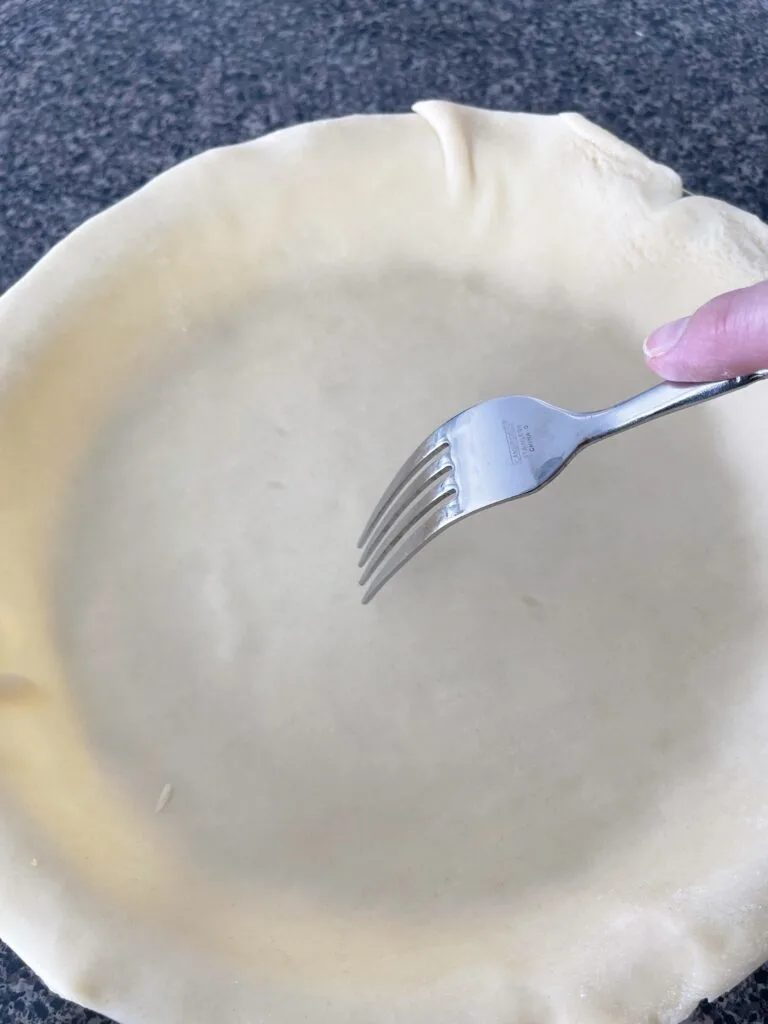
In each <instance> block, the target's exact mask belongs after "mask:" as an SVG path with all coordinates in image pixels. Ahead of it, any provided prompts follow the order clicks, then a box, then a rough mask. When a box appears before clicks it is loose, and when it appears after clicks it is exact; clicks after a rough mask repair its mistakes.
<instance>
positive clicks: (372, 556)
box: [360, 478, 456, 584]
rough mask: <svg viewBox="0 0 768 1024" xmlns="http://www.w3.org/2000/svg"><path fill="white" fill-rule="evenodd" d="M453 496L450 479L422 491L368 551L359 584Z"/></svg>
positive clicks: (452, 484)
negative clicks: (429, 515)
mask: <svg viewBox="0 0 768 1024" xmlns="http://www.w3.org/2000/svg"><path fill="white" fill-rule="evenodd" d="M454 494H456V484H455V483H454V482H453V480H451V479H450V478H447V479H446V478H443V479H440V480H438V481H437V482H436V483H435V484H434V486H432V487H429V488H427V490H425V491H422V492H421V494H420V495H419V496H418V497H417V498H416V500H415V501H413V502H411V504H410V505H409V506H408V508H407V510H406V512H405V514H404V515H402V516H400V517H399V518H398V519H395V520H394V521H393V522H392V523H391V525H390V526H389V528H388V530H387V531H386V532H385V533H384V534H383V535H382V537H381V538H380V539H379V543H378V544H377V545H376V547H375V548H373V549H372V550H371V551H370V553H369V558H368V561H367V563H366V565H365V568H364V569H363V573H362V575H361V577H360V583H361V584H364V583H366V582H367V581H368V580H369V579H370V578H371V576H373V574H374V573H375V572H376V570H377V569H378V567H379V566H380V565H381V563H382V562H383V561H384V559H385V558H386V557H387V555H388V554H389V553H390V551H392V549H393V548H394V547H395V546H396V545H397V544H398V543H399V542H400V541H401V540H402V539H403V537H404V536H405V535H406V534H407V533H408V531H409V530H411V528H412V527H414V526H416V524H417V523H418V522H419V520H420V519H422V518H423V517H424V516H425V515H427V514H428V513H429V512H431V511H432V510H433V509H434V508H435V507H436V506H439V505H441V504H442V503H443V502H444V501H445V500H446V499H447V498H450V497H451V496H452V495H454Z"/></svg>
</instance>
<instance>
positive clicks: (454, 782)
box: [0, 101, 768, 1024]
mask: <svg viewBox="0 0 768 1024" xmlns="http://www.w3.org/2000/svg"><path fill="white" fill-rule="evenodd" d="M765 276H768V227H766V225H764V224H762V223H761V222H760V221H758V220H757V219H756V218H754V217H752V216H750V215H748V214H746V213H744V212H742V211H739V210H737V209H734V208H732V207H730V206H728V205H726V204H724V203H722V202H718V201H716V200H712V199H705V198H700V197H693V196H685V197H684V196H683V192H682V186H681V182H680V179H679V177H678V176H677V174H675V173H674V172H673V171H672V170H670V169H669V168H666V167H663V166H660V165H658V164H656V163H654V162H652V161H651V160H649V159H648V158H646V157H645V156H643V155H642V154H641V153H639V152H638V151H636V150H634V149H633V148H631V147H629V146H627V145H625V144H624V143H622V142H620V141H619V140H617V139H616V138H614V137H613V136H611V135H609V134H608V133H607V132H605V131H603V130H602V129H600V128H599V127H597V126H596V125H593V124H591V123H589V122H588V121H586V120H585V119H584V118H582V117H580V116H579V115H577V114H563V115H559V116H535V115H527V114H516V113H498V112H495V113H492V112H487V111H479V110H474V109H469V108H465V107H460V106H456V105H453V104H450V103H444V102H436V101H435V102H427V103H421V104H418V105H417V106H416V107H415V112H414V113H411V114H404V115H390V116H366V117H352V118H344V119H340V120H335V121H328V122H323V123H316V124H310V125H303V126H299V127H295V128H291V129H288V130H285V131H282V132H277V133H275V134H273V135H270V136H268V137H265V138H262V139H259V140H258V141H256V142H252V143H248V144H245V145H241V146H235V147H232V148H227V149H223V150H218V151H214V152H210V153H206V154H203V155H202V156H199V157H197V158H195V159H193V160H191V161H189V162H187V163H185V164H183V165H181V166H180V167H177V168H175V169H173V170H171V171H169V172H167V173H166V174H164V175H162V176H160V177H159V178H158V179H156V180H155V181H153V182H151V183H150V184H149V185H147V186H146V187H145V188H144V189H142V190H141V191H140V192H138V193H137V194H136V195H134V196H131V197H130V198H128V199H126V200H124V201H123V202H121V203H119V204H118V205H117V206H115V207H114V208H112V209H110V210H108V211H106V212H105V213H103V214H101V215H100V216H98V217H96V218H94V219H93V220H91V221H89V222H88V223H87V224H85V225H84V226H82V227H81V228H79V229H78V230H77V231H75V232H74V233H73V234H72V235H71V236H70V237H69V238H67V239H66V240H65V241H64V242H62V243H61V244H60V245H58V246H57V247H56V248H55V249H54V250H52V252H51V253H50V254H49V255H47V256H46V257H45V258H44V259H43V260H42V261H41V263H40V264H39V265H38V266H37V267H35V268H34V269H33V270H32V271H31V272H30V273H29V274H28V275H27V276H26V277H25V278H24V279H23V280H22V281H21V282H20V283H19V284H17V285H16V286H15V287H14V288H12V289H11V291H10V292H9V293H7V294H6V295H5V296H4V297H3V298H2V300H0V339H2V341H1V342H0V496H1V497H0V566H2V572H1V574H0V930H1V933H2V937H3V938H4V939H5V940H6V941H7V942H9V943H10V944H11V945H12V946H13V947H14V948H15V949H16V950H17V952H18V953H19V954H20V955H21V956H22V957H23V958H24V959H25V960H27V961H28V962H29V963H30V965H31V966H32V967H33V968H34V969H35V970H37V971H38V972H39V973H40V974H41V976H42V977H43V979H44V980H45V981H46V982H47V983H48V984H49V985H51V986H52V987H53V988H54V989H55V990H57V991H58V992H60V993H61V994H63V995H64V996H66V997H67V998H69V999H72V1000H75V1001H78V1002H81V1003H83V1004H85V1005H87V1006H89V1007H92V1008H94V1009H97V1010H99V1011H101V1012H103V1013H106V1014H108V1015H110V1016H112V1017H114V1018H115V1019H116V1020H118V1021H120V1022H121V1024H158V1022H163V1024H218V1022H220V1021H222V1020H226V1021H227V1022H228V1024H246V1022H250V1021H254V1020H267V1019H269V1020H272V1021H275V1022H276V1024H293V1022H299V1021H304V1020H312V1021H313V1022H315V1024H322V1022H328V1024H341V1022H350V1024H351V1022H353V1021H354V1022H355V1024H361V1022H366V1024H384V1022H391V1021H398V1022H403V1024H411V1022H413V1024H438V1022H440V1024H443V1022H445V1021H446V1020H450V1021H451V1022H454V1024H461V1022H467V1024H468V1022H470V1021H473V1022H474V1021H483V1022H484V1024H508V1022H509V1021H510V1020H514V1021H515V1022H516V1024H549V1022H555V1021H557V1022H566V1021H567V1022H569V1024H587V1022H588V1024H600V1022H609V1021H610V1022H614V1024H616V1022H619V1024H621V1022H627V1024H629V1022H632V1024H642V1022H651V1021H654V1022H656V1021H664V1022H669V1024H675V1022H676V1021H679V1020H681V1019H682V1018H683V1017H684V1016H685V1015H686V1014H687V1013H688V1012H689V1011H690V1010H691V1009H692V1008H693V1006H694V1005H695V1004H696V1002H697V1001H698V1000H699V999H701V998H703V997H705V996H707V997H713V996H715V995H717V994H719V993H720V992H722V991H723V990H725V989H726V988H727V987H729V986H730V985H731V984H733V983H735V982H736V981H738V980H739V979H740V978H741V977H743V976H745V975H746V974H747V973H748V972H749V971H750V970H751V969H752V968H754V967H755V966H757V965H758V964H759V963H760V962H761V961H762V960H763V959H764V958H765V956H766V955H768V877H767V876H766V864H768V814H767V813H766V810H765V799H764V780H765V776H766V772H768V641H766V639H765V622H766V620H767V619H768V474H766V473H763V472H761V471H760V459H761V445H762V439H763V438H764V437H765V436H766V433H768V400H767V395H766V393H765V392H764V391H763V390H762V389H761V388H760V387H755V388H752V389H749V390H748V391H746V392H744V393H742V394H739V395H737V396H734V397H732V398H728V399H724V400H722V401H719V402H715V403H713V404H711V405H709V406H706V407H703V408H701V409H697V410H692V411H690V412H687V413H686V414H685V415H681V416H677V417H673V418H672V419H670V420H665V421H661V422H659V423H656V424H653V425H650V426H648V427H645V428H644V429H643V430H641V431H636V432H633V433H632V434H631V435H628V436H626V437H625V438H622V439H621V440H617V441H614V442H607V443H606V444H604V445H600V446H597V447H596V448H594V449H591V450H589V451H587V452H585V453H584V454H583V455H582V456H581V457H580V460H579V465H578V466H577V467H574V469H573V470H572V471H571V472H569V473H568V474H566V475H565V476H564V477H563V478H562V479H561V480H559V481H557V482H556V483H554V484H553V485H552V486H551V487H549V488H546V489H545V490H544V491H543V492H542V493H541V494H540V495H537V496H536V497H533V498H530V499H526V500H525V501H522V502H517V503H512V504H509V505H506V506H501V507H499V508H496V509H494V510H492V511H489V512H487V513H484V514H483V516H480V517H476V518H475V519H472V520H469V521H467V522H465V523H462V524H460V525H458V526H456V527H455V528H454V529H453V530H451V531H449V532H448V534H446V535H445V536H444V537H443V538H441V539H440V540H439V541H436V542H435V543H434V544H431V545H429V547H428V549H426V550H425V551H424V552H423V553H422V554H421V555H420V557H419V559H418V562H414V563H413V565H412V566H409V567H407V568H406V569H405V570H403V572H402V573H400V574H399V575H398V578H397V579H396V580H395V581H393V582H392V583H391V584H390V585H389V586H388V587H387V588H386V589H385V590H384V591H383V592H382V593H381V594H380V595H379V597H377V599H376V600H375V601H374V602H373V603H372V604H371V605H369V606H365V607H364V606H362V605H361V603H360V591H359V588H358V587H357V583H356V579H357V573H356V566H355V562H356V558H355V540H356V536H357V533H358V532H359V529H360V527H361V526H362V524H363V523H364V522H365V519H366V517H367V514H368V512H369V511H370V508H371V507H372V505H373V502H374V501H375V499H376V498H377V497H378V495H379V493H380V492H381V489H382V487H383V485H384V484H385V483H386V482H387V480H388V479H389V478H390V477H391V475H392V472H393V471H394V469H395V468H396V467H397V464H398V463H399V462H400V461H401V459H402V457H403V455H404V454H405V453H407V452H408V451H410V450H411V449H412V448H413V446H414V444H415V443H416V442H417V441H418V440H419V439H420V438H421V437H423V436H425V435H426V434H427V433H428V432H429V430H430V429H432V427H434V425H436V424H437V423H440V422H442V421H443V420H445V419H446V418H447V417H448V416H450V415H452V414H453V413H455V412H456V411H457V410H459V409H460V408H463V407H466V406H468V405H470V404H472V403H474V402H477V401H481V400H483V399H484V398H490V397H492V396H494V395H498V394H504V393H515V392H519V393H528V394H534V395H536V396H538V397H541V398H544V399H546V400H549V401H552V402H554V403H557V404H559V405H563V406H565V407H570V408H577V409H581V408H584V409H586V408H595V407H599V406H604V405H607V404H610V403H611V402H614V401H618V400H620V399H622V398H624V397H626V396H627V395H629V394H632V393H634V392H636V391H638V390H640V389H641V388H642V387H643V386H644V384H645V383H646V382H647V383H650V378H649V376H648V373H647V371H646V370H645V369H644V367H643V365H642V359H641V357H640V343H641V341H642V338H643V337H644V335H645V334H647V333H648V332H649V331H650V330H651V329H652V328H653V327H654V326H656V325H657V324H659V323H661V322H663V321H665V320H669V319H672V318H674V317H677V316H681V315H684V314H686V313H688V312H690V311H691V310H692V309H693V308H694V307H696V306H697V305H699V304H700V303H702V302H703V301H705V300H707V299H708V298H710V297H712V296H713V295H715V294H718V293H720V292H722V291H725V290H728V289H730V288H735V287H739V286H742V285H746V284H749V283H752V282H754V281H757V280H759V279H761V278H762V277H765Z"/></svg>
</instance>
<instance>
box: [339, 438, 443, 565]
mask: <svg viewBox="0 0 768 1024" xmlns="http://www.w3.org/2000/svg"><path fill="white" fill-rule="evenodd" d="M446 448H448V441H447V439H446V438H445V437H444V436H443V435H441V434H440V433H439V432H436V433H434V434H430V436H429V437H428V438H427V439H426V441H423V442H422V443H421V444H420V445H419V447H418V448H417V449H416V450H415V451H414V452H413V454H412V455H411V456H410V458H409V459H408V460H407V461H406V462H405V463H404V464H403V465H402V466H401V467H400V469H399V470H398V471H397V473H396V474H395V476H394V478H393V479H392V482H391V483H390V485H389V487H387V489H386V491H385V492H384V494H383V495H382V496H381V498H380V499H379V502H378V504H377V505H376V508H375V509H374V510H373V512H372V513H371V517H370V519H369V520H368V522H367V523H366V524H365V528H364V529H363V532H362V533H361V534H360V540H359V541H358V542H357V546H358V547H359V548H362V547H364V546H365V545H366V544H367V543H368V538H369V537H370V535H371V533H372V532H373V530H374V529H375V527H376V525H377V523H378V522H379V519H381V517H382V515H383V514H384V511H385V510H386V508H387V506H388V505H389V503H390V502H391V501H392V499H393V498H395V497H396V496H397V494H398V493H399V491H400V490H402V488H403V487H404V486H405V485H406V484H407V483H408V481H409V480H410V478H411V476H413V474H414V473H416V472H418V470H420V469H421V468H422V466H423V465H424V464H425V463H427V462H429V461H431V460H432V459H434V458H435V457H436V456H437V455H439V454H441V453H442V452H443V451H445V449H446Z"/></svg>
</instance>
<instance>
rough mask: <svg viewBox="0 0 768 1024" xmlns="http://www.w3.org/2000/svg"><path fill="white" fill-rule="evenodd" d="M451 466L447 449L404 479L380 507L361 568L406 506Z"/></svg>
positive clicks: (362, 555) (366, 544)
mask: <svg viewBox="0 0 768 1024" xmlns="http://www.w3.org/2000/svg"><path fill="white" fill-rule="evenodd" d="M451 468H452V466H451V460H450V457H449V455H448V453H447V451H445V450H442V454H440V455H438V457H437V458H436V459H432V460H430V461H427V462H422V465H421V468H419V469H417V470H416V471H415V472H414V473H412V474H411V476H410V477H409V478H408V479H407V480H406V481H405V483H404V484H403V485H402V487H401V488H400V490H399V491H398V492H397V493H396V494H395V495H394V497H393V498H392V500H391V501H390V502H389V504H388V505H387V507H386V508H385V509H382V511H381V515H380V516H379V518H378V522H377V523H376V525H375V526H374V528H373V530H372V531H370V532H369V535H368V540H367V541H366V543H365V547H364V548H363V552H362V554H361V555H360V561H359V562H358V563H357V564H358V565H359V566H360V567H361V568H362V566H364V565H365V563H366V562H367V561H368V559H369V558H370V557H371V553H372V552H373V551H374V550H375V549H376V548H377V547H378V545H379V541H381V539H382V537H384V535H385V534H386V533H388V532H389V530H390V528H391V527H392V525H393V524H394V523H395V522H396V521H397V520H398V519H399V518H400V516H401V515H402V514H403V512H405V510H406V509H407V508H408V506H409V505H410V504H411V502H412V501H414V500H415V499H416V498H418V496H419V495H420V494H421V492H422V491H424V490H426V488H427V487H428V486H429V485H430V484H431V483H432V482H433V481H434V480H437V479H439V478H440V477H442V476H445V474H446V473H448V472H449V470H450V469H451Z"/></svg>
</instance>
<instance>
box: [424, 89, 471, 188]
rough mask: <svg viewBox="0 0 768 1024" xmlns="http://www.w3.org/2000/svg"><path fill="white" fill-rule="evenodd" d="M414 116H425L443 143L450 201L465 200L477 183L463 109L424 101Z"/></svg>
mask: <svg viewBox="0 0 768 1024" xmlns="http://www.w3.org/2000/svg"><path fill="white" fill-rule="evenodd" d="M413 110H414V113H416V114H418V115H419V116H420V117H423V118H424V120H425V121H426V122H427V124H428V125H429V126H430V128H432V130H433V131H434V133H435V135H436V136H437V139H438V142H439V143H440V149H441V150H442V154H443V165H444V168H445V180H446V183H447V186H448V194H449V195H450V197H451V199H455V200H458V199H462V198H464V197H466V196H467V195H468V194H469V193H471V192H472V191H473V189H474V187H475V184H476V174H475V162H474V158H473V154H472V146H471V141H470V137H469V132H468V131H467V129H466V127H465V125H464V123H463V119H462V117H461V112H462V108H461V107H459V106H457V105H456V104H455V103H446V102H445V101H443V100H424V101H422V102H420V103H415V104H414V105H413Z"/></svg>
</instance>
